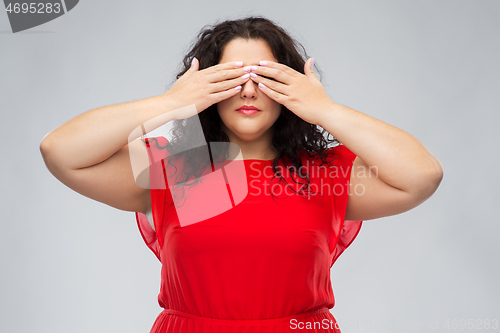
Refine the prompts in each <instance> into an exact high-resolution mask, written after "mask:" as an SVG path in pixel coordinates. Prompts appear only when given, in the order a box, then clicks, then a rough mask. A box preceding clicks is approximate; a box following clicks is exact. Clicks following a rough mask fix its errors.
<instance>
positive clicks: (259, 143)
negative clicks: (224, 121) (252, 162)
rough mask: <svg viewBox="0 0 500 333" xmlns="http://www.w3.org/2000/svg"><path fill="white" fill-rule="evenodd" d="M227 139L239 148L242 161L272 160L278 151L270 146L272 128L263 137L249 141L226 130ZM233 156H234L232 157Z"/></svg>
mask: <svg viewBox="0 0 500 333" xmlns="http://www.w3.org/2000/svg"><path fill="white" fill-rule="evenodd" d="M223 127H225V126H224V125H223ZM224 130H225V132H226V133H227V135H228V137H229V141H230V142H231V143H234V144H236V145H238V146H239V148H240V149H241V154H242V155H243V159H245V160H248V159H257V160H272V159H274V158H275V157H276V155H277V154H278V151H277V150H276V149H275V148H274V147H273V146H272V144H271V138H272V134H273V131H272V130H273V128H272V127H271V128H270V129H269V130H268V131H266V132H265V133H264V134H263V135H261V136H259V137H257V138H255V139H250V140H244V139H242V138H240V137H238V136H236V135H235V134H234V133H232V132H231V131H230V130H228V129H224ZM233 156H234V155H233Z"/></svg>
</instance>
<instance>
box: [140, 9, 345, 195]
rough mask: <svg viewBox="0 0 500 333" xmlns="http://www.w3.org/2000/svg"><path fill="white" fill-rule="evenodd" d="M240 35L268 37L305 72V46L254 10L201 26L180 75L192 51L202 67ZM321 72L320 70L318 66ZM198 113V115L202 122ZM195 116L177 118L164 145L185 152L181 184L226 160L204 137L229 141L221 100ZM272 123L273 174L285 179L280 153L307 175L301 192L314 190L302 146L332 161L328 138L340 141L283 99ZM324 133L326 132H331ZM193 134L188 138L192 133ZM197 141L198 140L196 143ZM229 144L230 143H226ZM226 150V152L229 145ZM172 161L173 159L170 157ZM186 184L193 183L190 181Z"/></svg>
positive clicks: (174, 153)
mask: <svg viewBox="0 0 500 333" xmlns="http://www.w3.org/2000/svg"><path fill="white" fill-rule="evenodd" d="M236 38H243V39H247V40H248V39H261V40H264V41H265V42H266V43H267V44H268V45H269V47H270V49H271V51H272V53H273V55H274V57H275V58H276V60H277V61H278V62H279V63H282V64H285V65H287V66H288V67H290V68H293V69H294V70H296V71H298V72H300V73H302V74H304V65H305V62H306V61H307V59H308V58H309V56H308V55H307V53H306V51H305V49H304V47H303V46H302V45H301V44H300V43H299V42H297V41H296V40H295V39H293V38H292V37H290V35H289V34H288V33H287V32H286V31H285V30H284V29H283V28H281V27H279V26H278V25H277V24H275V23H274V22H273V21H271V20H269V19H266V18H264V17H262V16H250V17H246V18H241V19H237V20H226V21H223V22H220V23H216V24H214V25H213V26H209V27H206V26H205V27H204V28H203V29H202V30H201V31H200V32H199V34H198V36H197V38H196V41H195V43H194V45H193V46H192V47H191V50H190V51H189V52H188V53H187V54H186V56H185V57H184V59H183V61H182V64H183V68H182V70H181V71H180V72H179V73H178V74H177V76H176V79H179V78H180V77H181V76H182V75H183V74H184V73H185V72H186V71H187V70H189V68H190V67H191V61H192V59H193V57H196V58H197V59H198V61H199V69H200V70H201V69H205V68H208V67H211V66H214V65H216V64H218V63H219V61H220V59H221V58H222V53H223V50H224V47H225V46H226V45H227V44H228V43H229V42H230V41H232V40H233V39H236ZM299 50H301V51H302V53H300V52H299ZM315 66H316V65H315ZM316 68H317V67H316ZM317 72H318V73H321V72H320V71H319V70H318V69H317ZM174 82H175V80H174ZM195 117H198V118H199V122H198V120H197V119H195ZM195 117H190V118H187V119H176V120H174V121H173V128H172V130H171V134H172V138H173V139H172V140H171V141H170V142H169V143H168V144H167V145H166V147H161V148H167V149H168V152H169V155H170V156H171V158H174V159H178V158H180V157H181V156H183V157H184V164H183V166H184V172H183V175H184V176H185V177H183V178H180V179H179V178H178V179H179V180H178V181H177V182H176V184H178V183H181V182H183V183H184V182H186V181H187V180H188V179H190V177H192V176H194V177H195V183H196V181H197V180H198V179H199V177H200V176H201V175H202V174H203V173H204V170H205V169H206V168H207V167H210V165H209V164H208V162H207V161H209V160H213V161H215V159H221V160H223V158H222V152H215V149H214V147H213V146H214V145H211V146H210V148H211V159H209V158H208V156H206V154H207V152H208V151H209V149H207V145H206V143H205V142H209V143H210V142H229V137H228V136H227V134H226V133H225V132H224V131H223V129H222V128H221V123H222V120H221V118H220V116H219V114H218V112H217V105H216V104H214V105H211V106H210V107H208V108H207V109H205V110H204V111H202V112H200V113H199V114H197V115H196V116H195ZM199 124H201V127H202V129H203V136H204V137H202V136H201V135H199V136H200V137H198V138H195V137H193V136H194V135H196V134H197V133H199V132H200V131H199V130H197V129H198V128H199ZM273 126H274V130H273V133H274V134H273V136H272V145H273V146H274V148H275V149H276V150H277V151H278V154H277V156H276V157H275V159H274V160H273V161H272V166H273V171H274V177H273V179H272V180H274V179H275V178H276V177H278V178H279V179H280V182H281V180H284V178H283V177H282V176H281V175H280V172H279V171H278V172H277V165H278V161H279V160H280V159H281V160H282V162H283V164H284V166H286V168H287V169H288V170H289V171H290V174H293V173H297V171H296V170H299V171H300V172H298V174H299V177H301V178H304V179H305V180H306V182H305V183H298V182H297V181H295V179H294V181H295V182H296V183H297V184H301V187H300V190H299V192H300V193H301V194H304V195H310V193H309V190H310V179H309V175H308V174H307V173H306V174H301V172H302V170H303V169H304V168H301V166H302V162H301V159H300V156H299V151H304V152H306V153H307V154H308V155H309V156H311V157H312V156H317V157H319V158H320V159H321V161H322V162H323V163H328V161H326V160H325V158H326V155H327V154H326V151H327V150H328V149H329V147H328V146H329V144H331V143H336V144H338V143H339V142H338V141H337V139H335V138H334V137H333V136H332V139H329V136H331V134H330V133H328V132H327V131H326V130H325V129H321V130H320V127H319V126H316V125H313V124H310V123H308V122H306V121H304V120H303V119H301V118H300V117H298V116H297V115H295V114H294V113H293V112H292V111H290V110H289V109H287V108H286V107H285V106H283V105H282V109H281V114H280V116H279V118H278V119H277V120H276V122H275V123H274V124H273ZM325 133H326V134H327V135H326V136H325ZM188 136H189V140H188V139H187V137H188ZM150 141H151V140H150ZM188 141H189V146H191V147H193V146H195V147H198V148H194V149H190V148H189V147H187V145H188ZM193 143H195V144H194V145H193ZM156 144H158V143H156ZM198 144H199V145H198ZM225 146H228V145H227V144H226V145H225ZM225 153H226V156H227V149H226V152H225ZM203 157H207V158H203ZM169 164H171V163H170V161H169ZM176 170H177V168H176ZM179 176H180V175H179ZM272 180H271V181H272ZM285 182H286V180H285ZM185 184H186V185H188V184H187V182H186V183H185ZM191 184H194V183H191ZM191 184H189V185H191ZM270 186H271V184H270ZM292 190H293V189H292ZM270 193H272V191H270ZM296 193H297V192H296ZM273 197H274V196H273Z"/></svg>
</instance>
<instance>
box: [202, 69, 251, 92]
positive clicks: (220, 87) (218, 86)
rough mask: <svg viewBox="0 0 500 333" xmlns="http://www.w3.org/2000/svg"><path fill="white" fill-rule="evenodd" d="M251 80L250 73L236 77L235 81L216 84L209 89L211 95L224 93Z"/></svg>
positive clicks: (229, 80) (230, 80)
mask: <svg viewBox="0 0 500 333" xmlns="http://www.w3.org/2000/svg"><path fill="white" fill-rule="evenodd" d="M248 80H250V73H246V74H243V75H241V76H239V77H236V78H234V79H228V80H224V81H220V82H214V83H212V84H210V87H209V88H208V91H209V93H211V94H213V93H217V92H220V91H224V90H227V89H230V88H234V87H236V86H238V85H243V84H244V83H245V82H247V81H248Z"/></svg>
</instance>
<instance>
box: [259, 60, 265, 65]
mask: <svg viewBox="0 0 500 333" xmlns="http://www.w3.org/2000/svg"><path fill="white" fill-rule="evenodd" d="M259 65H261V66H267V61H264V60H261V61H259Z"/></svg>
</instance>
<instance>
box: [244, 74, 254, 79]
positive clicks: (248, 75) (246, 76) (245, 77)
mask: <svg viewBox="0 0 500 333" xmlns="http://www.w3.org/2000/svg"><path fill="white" fill-rule="evenodd" d="M252 74H253V73H252ZM249 77H250V74H248V73H247V74H245V75H243V76H242V77H241V78H242V79H248V78H249Z"/></svg>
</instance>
